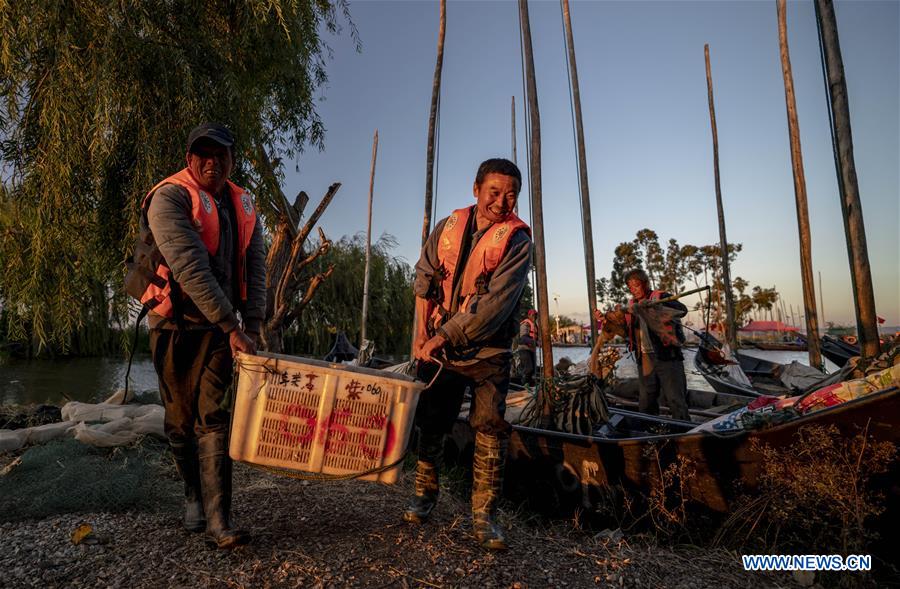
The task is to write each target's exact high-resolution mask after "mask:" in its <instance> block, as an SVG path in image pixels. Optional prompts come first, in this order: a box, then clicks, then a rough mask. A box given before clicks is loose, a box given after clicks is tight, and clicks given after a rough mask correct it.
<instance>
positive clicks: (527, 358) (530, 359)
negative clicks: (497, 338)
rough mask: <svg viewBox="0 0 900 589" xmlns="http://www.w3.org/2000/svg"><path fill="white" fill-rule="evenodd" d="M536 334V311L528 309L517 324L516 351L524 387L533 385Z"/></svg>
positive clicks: (535, 360)
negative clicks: (523, 317) (517, 340)
mask: <svg viewBox="0 0 900 589" xmlns="http://www.w3.org/2000/svg"><path fill="white" fill-rule="evenodd" d="M537 333H538V328H537V311H535V310H534V309H528V314H527V315H526V316H525V319H522V321H521V323H519V347H518V349H517V350H516V355H517V356H518V357H519V371H520V372H521V374H522V384H524V385H526V386H532V385H533V384H534V369H535V366H536V364H537V343H538V339H537Z"/></svg>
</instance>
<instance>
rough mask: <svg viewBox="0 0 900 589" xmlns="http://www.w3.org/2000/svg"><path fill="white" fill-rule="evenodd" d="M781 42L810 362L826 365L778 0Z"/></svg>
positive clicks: (783, 19)
mask: <svg viewBox="0 0 900 589" xmlns="http://www.w3.org/2000/svg"><path fill="white" fill-rule="evenodd" d="M777 11H778V46H779V48H780V50H781V72H782V74H783V76H784V101H785V104H786V105H787V120H788V136H789V138H790V142H791V165H792V167H793V171H794V200H795V201H796V204H797V229H798V232H799V238H800V278H801V280H802V283H803V306H804V307H805V308H806V341H807V349H808V352H809V365H810V366H813V367H815V368H821V367H822V352H821V350H820V349H819V345H820V344H819V318H818V313H817V312H816V288H815V283H814V278H813V265H812V237H811V235H810V230H809V207H808V206H807V201H806V176H805V174H804V172H803V150H802V149H801V148H800V122H799V120H798V117H797V101H796V99H795V98H794V74H793V73H792V71H791V54H790V51H789V49H788V39H787V3H786V2H785V0H778V3H777Z"/></svg>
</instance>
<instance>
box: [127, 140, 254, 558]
mask: <svg viewBox="0 0 900 589" xmlns="http://www.w3.org/2000/svg"><path fill="white" fill-rule="evenodd" d="M233 146H234V137H233V136H232V134H231V132H230V131H229V130H228V129H226V128H225V127H223V126H221V125H216V124H208V123H207V124H203V125H200V126H199V127H197V128H196V129H194V130H193V131H191V134H190V136H189V137H188V142H187V155H186V160H187V167H186V168H184V169H183V170H181V171H180V172H178V173H177V174H174V175H172V176H169V177H168V178H166V179H165V180H163V181H162V182H160V183H159V184H157V185H156V186H154V187H153V188H152V189H151V190H150V192H149V193H147V196H146V197H145V198H144V202H143V205H142V207H141V220H140V236H139V237H138V241H137V245H136V247H135V256H134V263H133V264H129V273H128V277H127V278H126V287H127V289H128V292H129V294H131V295H133V296H135V297H136V298H138V299H139V300H140V301H141V302H142V303H143V304H144V307H145V309H146V308H149V310H150V312H149V317H148V320H149V323H150V350H151V352H152V354H153V365H154V366H155V367H156V372H157V374H158V376H159V390H160V395H161V397H162V400H163V404H164V405H165V409H166V417H165V431H166V437H167V438H168V440H169V446H170V447H171V449H172V453H173V454H174V455H175V464H176V466H177V468H178V472H179V473H180V474H181V476H182V478H183V479H184V495H185V514H184V527H185V528H187V529H188V530H189V531H191V532H202V531H204V530H205V531H206V533H207V535H208V536H209V540H210V541H211V542H214V543H215V544H216V545H218V546H219V547H220V548H228V547H231V546H234V545H237V544H242V543H244V542H246V541H247V540H248V535H247V534H246V533H245V532H241V531H238V530H234V529H232V527H231V522H230V519H229V511H230V507H231V458H230V457H229V456H228V446H227V442H228V428H229V414H228V411H226V410H224V409H222V407H221V404H222V400H223V398H224V396H225V391H226V390H227V389H228V387H229V386H230V385H231V379H232V357H233V354H234V353H236V352H239V351H240V352H245V353H250V354H252V353H255V352H256V339H257V337H258V334H259V329H260V324H261V322H262V320H263V318H264V317H265V312H266V289H265V282H266V280H265V244H264V243H263V238H262V230H261V226H260V223H259V220H258V219H257V217H256V211H255V209H254V206H253V200H252V199H251V197H250V195H249V194H248V193H247V192H245V191H244V189H243V188H240V187H239V186H237V185H236V184H233V183H232V182H230V181H229V180H228V177H229V175H230V174H231V170H232V167H233V165H234V147H233ZM238 312H239V313H240V315H241V319H242V320H243V325H242V323H241V322H240V321H239V320H238V317H237V313H238Z"/></svg>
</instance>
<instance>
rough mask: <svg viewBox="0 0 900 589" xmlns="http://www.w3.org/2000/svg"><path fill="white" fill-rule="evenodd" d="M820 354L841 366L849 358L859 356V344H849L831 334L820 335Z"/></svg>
mask: <svg viewBox="0 0 900 589" xmlns="http://www.w3.org/2000/svg"><path fill="white" fill-rule="evenodd" d="M821 341H822V355H823V356H825V357H826V358H828V359H829V360H831V361H832V362H834V363H835V364H837V365H838V366H839V367H841V368H843V366H844V365H845V364H847V362H849V361H850V358H854V357H856V356H859V346H857V345H853V344H849V343H847V342H845V341H843V340H842V339H840V338H837V337H834V336H833V335H823V336H822V340H821Z"/></svg>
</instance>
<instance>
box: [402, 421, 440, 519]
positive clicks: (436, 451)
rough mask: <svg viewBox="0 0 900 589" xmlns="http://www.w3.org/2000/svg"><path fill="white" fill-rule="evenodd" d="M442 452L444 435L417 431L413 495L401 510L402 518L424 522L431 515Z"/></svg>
mask: <svg viewBox="0 0 900 589" xmlns="http://www.w3.org/2000/svg"><path fill="white" fill-rule="evenodd" d="M443 454H444V436H443V435H434V434H423V433H421V432H419V449H418V455H419V460H418V462H416V482H415V490H416V491H415V493H416V494H415V495H413V496H412V498H411V499H410V501H409V504H408V505H407V506H406V511H404V512H403V519H404V520H406V521H408V522H410V523H414V524H421V523H424V522H425V521H426V520H427V519H428V516H429V515H431V512H432V510H433V509H434V506H435V505H436V504H437V500H438V495H439V494H440V490H441V488H440V484H439V482H438V471H439V470H440V468H441V458H442V457H443Z"/></svg>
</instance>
